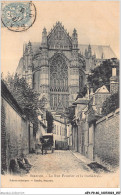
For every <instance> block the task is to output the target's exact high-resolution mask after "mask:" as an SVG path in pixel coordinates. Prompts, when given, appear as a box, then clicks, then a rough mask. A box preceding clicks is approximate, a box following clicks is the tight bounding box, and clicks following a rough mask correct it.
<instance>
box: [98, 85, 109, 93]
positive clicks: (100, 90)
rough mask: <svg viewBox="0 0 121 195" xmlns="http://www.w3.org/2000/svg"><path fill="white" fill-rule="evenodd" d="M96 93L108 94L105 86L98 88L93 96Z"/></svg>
mask: <svg viewBox="0 0 121 195" xmlns="http://www.w3.org/2000/svg"><path fill="white" fill-rule="evenodd" d="M96 93H109V91H108V89H107V87H106V86H105V85H103V86H102V87H100V88H98V89H97V90H96V91H95V94H96Z"/></svg>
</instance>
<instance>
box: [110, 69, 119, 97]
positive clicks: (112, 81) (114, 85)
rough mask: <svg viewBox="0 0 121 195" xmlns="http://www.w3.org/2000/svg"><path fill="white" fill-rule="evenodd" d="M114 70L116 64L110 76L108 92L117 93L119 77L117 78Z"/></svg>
mask: <svg viewBox="0 0 121 195" xmlns="http://www.w3.org/2000/svg"><path fill="white" fill-rule="evenodd" d="M116 72H117V70H116V66H113V67H112V76H111V78H110V93H111V94H114V93H117V92H118V90H119V79H118V76H117V74H116Z"/></svg>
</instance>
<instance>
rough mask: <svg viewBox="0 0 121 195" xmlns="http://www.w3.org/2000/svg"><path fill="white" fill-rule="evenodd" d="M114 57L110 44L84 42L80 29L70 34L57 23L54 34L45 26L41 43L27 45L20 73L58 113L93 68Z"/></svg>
mask: <svg viewBox="0 0 121 195" xmlns="http://www.w3.org/2000/svg"><path fill="white" fill-rule="evenodd" d="M113 57H115V54H114V53H113V51H112V50H111V48H110V46H90V45H80V44H78V35H77V31H76V29H74V30H73V33H72V36H70V35H69V33H67V31H66V30H65V29H64V26H62V24H61V23H60V22H57V23H56V25H55V26H54V27H53V29H52V30H51V32H50V33H47V31H46V29H45V28H44V29H43V32H42V42H41V43H35V42H34V43H31V42H29V43H28V44H24V49H23V56H22V58H21V59H20V61H19V65H18V67H17V70H16V72H17V74H18V75H19V76H20V77H24V78H25V79H26V81H27V83H28V84H29V85H30V87H31V88H33V89H34V90H35V91H37V92H38V93H39V94H40V98H41V97H43V96H44V97H45V98H46V99H47V101H48V103H49V108H50V110H51V111H56V112H58V110H62V111H64V110H65V108H67V107H68V106H70V105H71V103H72V102H73V101H74V100H75V99H76V97H77V94H78V92H79V91H80V90H81V89H82V88H83V87H84V85H85V83H86V77H87V75H88V74H89V72H90V70H91V69H93V68H95V66H97V65H98V64H99V63H100V62H101V61H102V60H104V59H110V58H113Z"/></svg>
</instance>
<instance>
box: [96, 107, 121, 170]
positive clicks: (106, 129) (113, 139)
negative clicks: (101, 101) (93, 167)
mask: <svg viewBox="0 0 121 195" xmlns="http://www.w3.org/2000/svg"><path fill="white" fill-rule="evenodd" d="M119 138H120V134H119V109H117V110H116V111H115V112H114V113H110V114H108V115H107V116H106V117H103V118H101V119H99V120H98V121H97V122H96V126H95V138H94V139H95V140H94V157H95V161H97V162H99V163H102V164H105V165H107V166H109V168H110V167H115V166H117V165H118V164H119Z"/></svg>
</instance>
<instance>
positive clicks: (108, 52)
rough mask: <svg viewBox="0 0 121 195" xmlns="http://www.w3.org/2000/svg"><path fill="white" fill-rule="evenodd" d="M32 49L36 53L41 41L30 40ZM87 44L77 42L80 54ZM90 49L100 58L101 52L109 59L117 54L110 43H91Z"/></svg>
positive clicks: (83, 51) (86, 47)
mask: <svg viewBox="0 0 121 195" xmlns="http://www.w3.org/2000/svg"><path fill="white" fill-rule="evenodd" d="M31 44H32V50H33V54H37V53H38V52H39V50H40V47H41V43H40V42H32V43H31ZM26 45H27V43H25V45H24V46H26ZM88 46H89V45H82V44H79V45H78V48H79V49H80V51H81V54H83V55H84V54H85V49H88ZM91 50H92V54H96V58H97V59H101V58H102V54H103V58H104V59H111V58H117V56H116V55H115V53H114V52H113V50H112V49H111V47H110V45H91Z"/></svg>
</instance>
